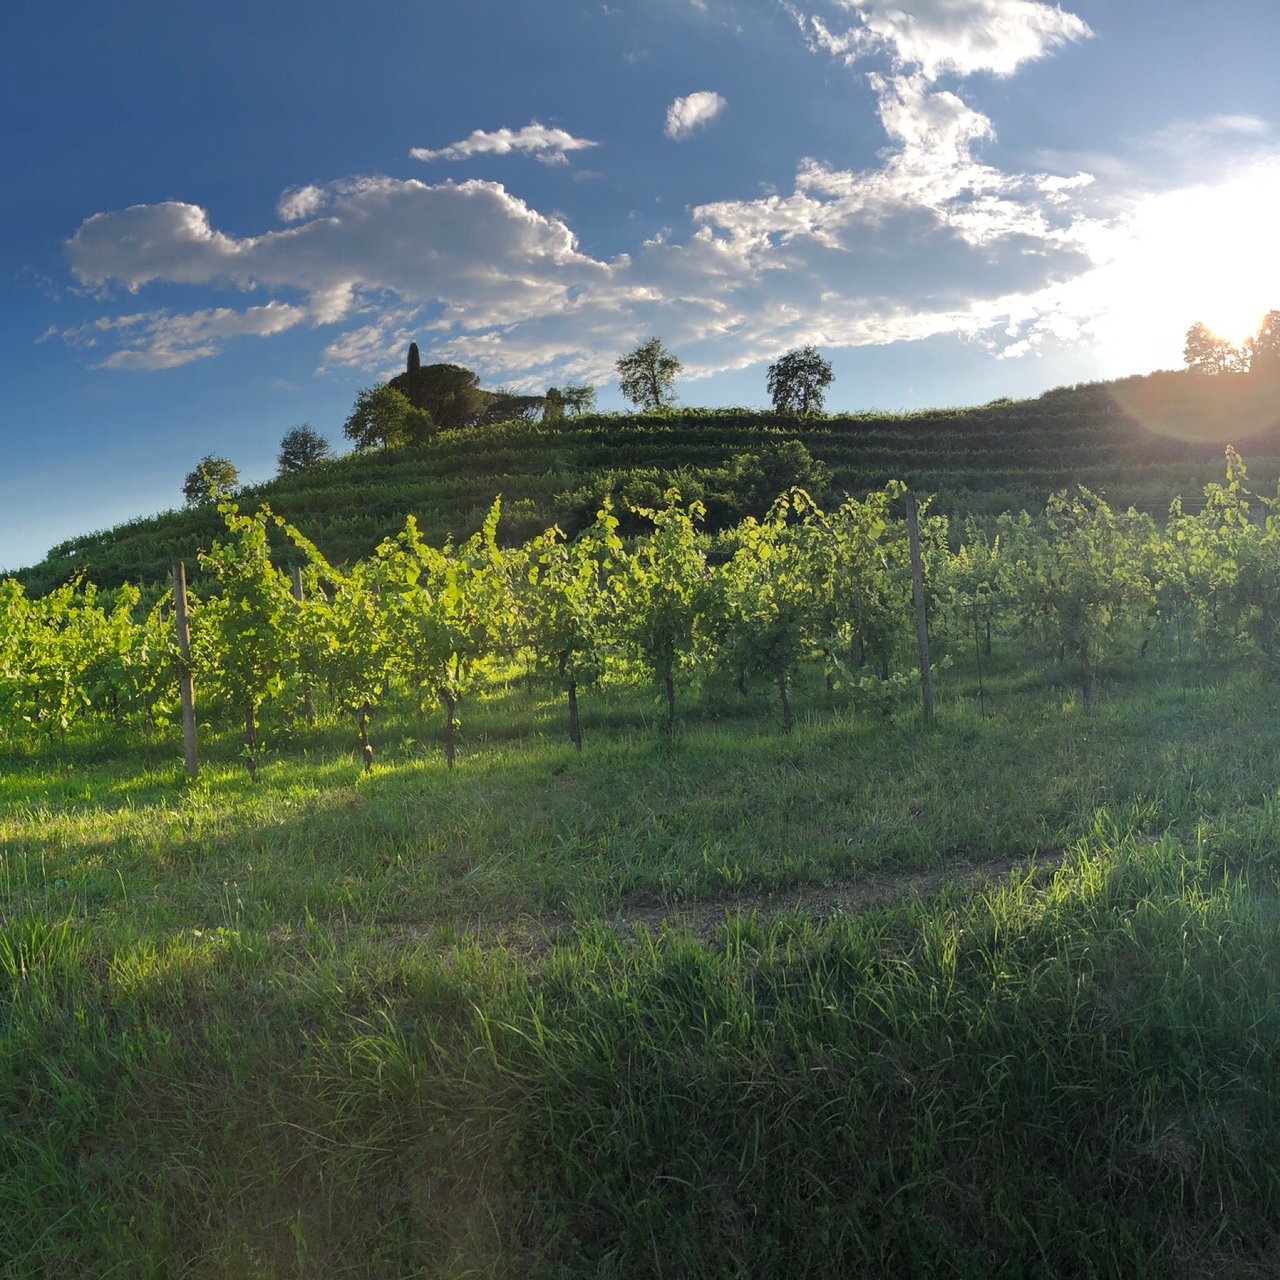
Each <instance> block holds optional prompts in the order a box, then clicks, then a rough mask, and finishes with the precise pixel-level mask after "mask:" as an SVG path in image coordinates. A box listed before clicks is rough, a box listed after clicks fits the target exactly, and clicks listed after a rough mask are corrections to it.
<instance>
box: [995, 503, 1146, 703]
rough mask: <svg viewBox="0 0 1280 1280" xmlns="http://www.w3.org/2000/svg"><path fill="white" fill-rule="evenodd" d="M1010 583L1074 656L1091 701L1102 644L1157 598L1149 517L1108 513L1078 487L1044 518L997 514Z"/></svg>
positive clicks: (1034, 617)
mask: <svg viewBox="0 0 1280 1280" xmlns="http://www.w3.org/2000/svg"><path fill="white" fill-rule="evenodd" d="M1000 529H1001V534H1002V541H1003V542H1004V543H1005V545H1006V546H1007V548H1008V552H1009V583H1010V588H1011V591H1012V593H1013V596H1014V598H1015V599H1016V600H1017V602H1018V604H1019V605H1020V606H1021V607H1022V609H1023V612H1024V616H1025V617H1027V619H1028V620H1030V621H1040V622H1042V623H1044V624H1045V625H1046V627H1047V629H1048V631H1049V634H1050V635H1051V636H1052V638H1053V639H1054V641H1055V642H1056V643H1057V645H1058V647H1059V649H1060V652H1062V653H1063V654H1064V655H1065V654H1068V653H1070V654H1072V655H1075V656H1076V657H1078V659H1079V664H1080V666H1079V671H1080V692H1081V695H1082V697H1083V700H1084V705H1085V707H1086V708H1090V707H1092V706H1093V697H1094V669H1095V664H1096V661H1097V659H1098V657H1099V656H1100V655H1101V652H1102V650H1103V647H1104V645H1105V644H1106V642H1107V641H1108V640H1110V639H1111V638H1113V637H1114V635H1115V634H1116V632H1117V631H1118V630H1119V629H1120V628H1122V627H1123V625H1124V624H1125V623H1127V622H1133V621H1135V620H1136V619H1138V618H1140V617H1142V616H1145V614H1146V613H1147V611H1148V610H1149V609H1150V608H1151V607H1153V606H1154V604H1155V591H1154V588H1153V585H1152V583H1151V580H1150V578H1149V577H1148V576H1147V564H1148V563H1149V557H1148V555H1147V554H1146V553H1147V549H1148V547H1149V546H1150V544H1151V543H1152V542H1153V541H1155V526H1154V525H1153V523H1152V521H1151V518H1150V517H1149V516H1145V515H1139V514H1138V513H1137V512H1136V511H1134V510H1133V509H1132V508H1131V509H1130V510H1129V511H1127V512H1117V511H1113V510H1112V509H1111V507H1109V506H1108V505H1107V504H1106V503H1105V502H1104V501H1103V500H1102V499H1101V498H1099V497H1098V496H1097V495H1095V494H1093V493H1090V492H1089V490H1087V489H1085V488H1083V487H1080V488H1079V489H1078V490H1077V492H1076V493H1074V494H1073V493H1070V492H1069V491H1067V490H1065V489H1064V490H1062V491H1061V492H1060V493H1055V494H1053V495H1051V497H1050V498H1049V501H1048V502H1047V503H1046V504H1045V510H1044V515H1043V517H1041V518H1039V519H1036V520H1033V519H1032V518H1031V517H1030V516H1029V515H1027V513H1026V512H1025V511H1024V512H1023V513H1022V514H1021V515H1020V516H1019V517H1017V518H1014V517H1013V516H1010V515H1004V516H1001V517H1000Z"/></svg>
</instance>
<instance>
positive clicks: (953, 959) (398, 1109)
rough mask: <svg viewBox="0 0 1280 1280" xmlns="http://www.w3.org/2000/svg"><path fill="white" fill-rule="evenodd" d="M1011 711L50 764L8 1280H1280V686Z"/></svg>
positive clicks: (11, 1040) (1, 805)
mask: <svg viewBox="0 0 1280 1280" xmlns="http://www.w3.org/2000/svg"><path fill="white" fill-rule="evenodd" d="M992 689H993V691H994V692H993V696H992V704H991V706H990V707H989V709H990V710H991V713H992V714H991V716H990V718H989V719H987V720H985V721H984V720H982V719H981V718H980V717H979V716H978V714H977V711H976V709H975V708H973V707H972V706H970V705H968V704H967V703H966V702H958V703H952V704H949V705H947V706H946V707H944V709H943V714H942V715H941V716H940V717H939V722H938V724H937V725H936V726H935V727H933V728H931V729H929V730H927V731H925V730H922V729H921V728H920V726H919V725H917V724H916V723H914V720H913V719H912V718H911V717H909V716H908V715H906V714H904V715H902V716H901V717H898V718H896V719H890V720H880V719H878V718H876V719H874V720H866V721H864V720H850V719H847V718H843V717H839V716H835V715H831V714H828V713H824V714H823V715H821V716H815V717H813V718H812V719H810V720H807V721H805V722H803V723H802V724H801V725H800V727H799V729H798V731H797V734H796V736H795V738H794V739H792V740H789V741H786V742H783V741H782V740H781V739H780V738H779V737H778V736H777V735H776V733H775V732H774V731H773V727H772V724H771V722H770V721H769V718H768V713H767V712H761V711H757V710H755V709H751V708H748V709H747V710H745V711H744V712H743V713H742V714H741V715H740V716H738V717H737V718H735V719H733V720H731V721H728V722H727V723H724V724H720V725H715V724H712V725H708V726H706V727H704V728H700V729H698V730H696V731H690V732H689V733H687V734H686V736H685V737H684V738H683V739H682V740H681V742H680V743H679V744H677V746H676V747H675V748H674V749H672V748H669V747H665V746H661V745H659V744H658V743H657V742H655V741H654V737H656V735H654V736H648V735H644V734H638V733H632V732H628V733H617V732H616V731H614V730H611V729H610V727H609V718H610V716H611V715H613V714H614V711H613V709H611V707H610V705H609V704H608V703H607V701H605V700H602V701H601V703H600V704H599V705H598V707H597V710H596V714H598V715H599V716H600V722H599V723H598V724H596V725H595V726H593V727H594V730H595V731H594V733H592V735H591V746H590V747H589V749H588V751H587V752H585V753H584V755H583V757H582V758H581V759H579V758H577V756H576V753H574V752H572V751H571V750H566V749H565V748H563V747H561V746H560V745H559V744H558V742H556V741H553V740H550V739H549V738H548V737H545V736H543V734H542V732H541V729H540V722H539V719H538V715H539V714H540V713H539V712H538V711H537V709H536V708H533V707H523V708H522V706H521V705H520V704H519V703H515V704H512V705H510V706H508V707H507V708H506V709H505V710H504V709H501V708H499V709H497V710H495V711H494V713H493V715H494V722H495V723H497V722H498V721H499V720H503V718H504V717H505V720H504V722H505V723H507V724H508V725H510V724H513V723H514V724H515V725H517V726H519V727H522V728H521V732H520V733H518V734H516V735H515V736H509V737H502V738H500V737H498V736H497V735H496V734H495V735H493V736H491V737H489V739H488V741H487V742H486V744H485V746H484V748H483V750H481V751H477V752H476V753H475V754H474V755H473V756H472V757H471V758H469V759H468V760H466V761H464V762H463V766H462V767H461V768H459V769H458V770H457V771H456V772H455V774H454V775H453V776H452V777H449V776H447V775H446V772H445V770H444V766H443V764H441V763H439V762H438V761H436V760H435V759H434V754H433V755H432V756H431V757H430V758H424V756H423V754H422V752H421V751H420V750H419V749H418V748H417V747H416V746H414V745H412V744H409V745H405V746H404V747H403V749H402V750H400V751H390V752H387V753H384V757H383V758H384V759H385V760H387V763H386V764H384V765H382V766H380V768H379V771H378V772H376V773H375V774H374V776H373V777H372V778H371V779H368V780H362V779H361V778H360V776H359V775H360V767H359V764H358V762H356V761H355V760H354V759H351V758H349V757H348V756H346V755H344V754H342V753H341V752H339V751H337V750H336V749H335V746H334V744H333V743H330V742H327V741H326V740H325V739H324V737H323V735H320V736H318V737H317V738H316V739H315V741H313V742H312V743H310V744H309V745H308V750H309V752H310V753H311V754H310V758H308V759H307V760H306V761H304V762H298V761H295V760H290V761H286V760H278V761H274V762H271V763H269V764H268V765H267V766H266V768H265V769H264V779H263V783H262V785H261V786H260V787H258V788H256V789H254V788H250V787H249V786H248V784H247V783H246V782H244V780H243V779H242V777H241V773H242V771H241V770H239V769H238V768H236V766H235V765H234V764H232V763H228V764H227V765H226V766H225V767H220V766H218V765H216V764H215V765H214V766H213V767H211V768H210V769H209V770H208V771H207V774H206V779H205V781H203V782H202V783H201V784H200V786H198V787H196V788H187V787H183V786H181V785H180V784H178V783H177V782H176V780H175V775H174V773H173V772H172V771H170V770H168V769H166V770H163V771H152V772H150V773H147V772H145V771H144V772H141V773H140V772H139V771H138V769H137V768H136V764H137V762H136V761H134V760H123V761H116V762H110V761H109V762H106V763H103V764H97V765H94V764H93V763H91V762H90V761H89V760H88V759H83V760H81V759H77V758H76V757H75V756H74V755H73V756H72V757H70V758H69V759H68V760H64V761H58V762H53V763H50V762H49V761H47V760H44V759H43V758H35V759H30V760H22V759H13V760H10V761H8V762H7V766H6V767H7V771H6V775H5V777H4V778H3V779H0V1276H3V1277H5V1280H27V1278H29V1277H30V1278H35V1277H53V1276H58V1277H61V1276H87V1277H106V1276H117V1277H119V1276H135V1275H154V1276H175V1277H176V1276H184V1277H226V1278H227V1280H231V1278H233V1277H234V1278H236V1280H240V1278H244V1277H250V1278H258V1277H262V1278H266V1277H308V1278H310V1277H340V1276H344V1277H350V1276H370V1277H404V1276H418V1275H424V1276H442V1277H444V1276H449V1277H456V1276H511V1277H524V1276H530V1275H546V1276H567V1277H575V1276H581V1277H587V1276H616V1277H624V1276H625V1277H632V1276H664V1277H665V1276H682V1275H688V1276H751V1277H784V1276H785V1277H794V1276H800V1277H804V1276H823V1277H826V1276H832V1275H868V1276H878V1275H912V1276H915V1275H920V1276H930V1275H936V1276H943V1275H946V1276H955V1275H962V1276H964V1275H971V1276H988V1275H1001V1276H1010V1277H1012V1276H1036V1275H1039V1276H1078V1275H1080V1276H1090V1275H1096V1276H1117V1277H1120V1276H1125V1277H1128V1276H1136V1275H1142V1276H1161V1275H1170V1276H1172V1275H1179V1276H1183V1275H1247V1274H1265V1273H1266V1267H1267V1266H1268V1265H1269V1259H1270V1253H1269V1250H1270V1249H1271V1248H1272V1246H1273V1244H1274V1241H1275V1238H1276V1235H1277V1228H1278V1227H1280V1202H1278V1200H1277V1197H1278V1196H1280V1161H1278V1160H1277V1158H1276V1156H1277V1150H1278V1144H1280V1116H1278V1115H1277V1110H1278V1103H1280V1079H1277V1072H1280V1054H1278V1053H1277V1050H1278V1049H1280V1043H1278V1041H1280V999H1278V998H1277V995H1276V993H1277V991H1280V908H1278V906H1277V903H1280V895H1278V894H1277V888H1276V876H1277V870H1278V869H1280V859H1278V857H1277V850H1280V790H1278V789H1277V780H1276V774H1275V757H1274V736H1273V733H1272V730H1271V725H1272V724H1273V723H1274V719H1275V716H1276V714H1277V710H1280V708H1277V706H1276V703H1277V695H1276V693H1275V691H1273V690H1266V689H1259V687H1258V686H1257V685H1256V684H1255V683H1254V682H1253V681H1252V680H1251V679H1249V678H1240V679H1237V680H1235V681H1232V682H1228V683H1224V684H1222V685H1220V686H1213V687H1210V688H1208V689H1206V690H1205V691H1203V692H1198V691H1193V692H1192V694H1191V696H1190V697H1189V698H1188V700H1187V702H1186V703H1185V704H1184V703H1183V702H1182V701H1181V698H1180V691H1179V690H1177V689H1173V688H1166V687H1165V686H1164V685H1162V684H1160V683H1159V682H1154V683H1150V684H1144V683H1142V682H1141V680H1137V681H1135V683H1134V684H1132V685H1131V686H1130V687H1129V689H1128V690H1127V692H1125V693H1123V694H1120V693H1117V695H1116V696H1115V697H1114V698H1109V699H1108V702H1107V704H1106V705H1105V706H1104V707H1102V708H1101V709H1100V710H1099V712H1098V713H1097V714H1095V715H1094V716H1092V717H1084V716H1083V715H1080V714H1079V713H1078V710H1077V709H1076V708H1075V707H1074V704H1073V703H1072V702H1071V701H1070V699H1069V696H1067V695H1064V694H1063V693H1062V692H1061V691H1060V690H1054V689H1049V690H1047V691H1037V692H1024V691H1020V690H1018V689H1017V688H1016V687H1015V686H1014V684H1013V682H1012V681H1007V682H1006V683H1004V684H1002V683H1001V677H1000V673H999V672H998V671H997V673H996V678H995V680H994V682H993V685H992ZM632 710H633V708H631V707H624V708H621V709H620V711H619V714H618V717H617V718H618V719H619V720H623V719H626V718H627V717H628V716H630V714H631V712H632ZM623 713H625V714H623ZM485 714H487V713H485ZM522 717H523V719H522ZM475 722H476V723H477V729H476V732H477V735H478V736H479V735H482V734H483V733H484V729H485V721H484V718H483V715H481V714H477V716H476V718H475ZM1048 854H1053V855H1054V858H1053V860H1049V859H1047V858H1046V857H1044V856H1043V855H1048ZM989 858H1004V859H1006V860H1014V861H1016V862H1017V867H1016V869H1015V870H1013V871H1012V872H1010V873H1009V874H1007V875H1006V876H1005V877H1004V878H1003V879H1001V880H999V881H998V882H996V883H994V884H992V885H990V887H988V888H986V889H983V890H980V891H977V892H973V891H962V890H961V889H960V888H959V887H957V886H955V885H950V886H948V885H947V883H946V876H945V871H946V868H947V867H948V866H954V865H955V864H956V863H957V862H960V861H965V862H974V861H977V862H982V861H984V860H986V859H989ZM920 867H926V868H933V869H935V870H936V871H937V872H938V873H939V881H940V883H941V888H940V889H939V890H938V892H937V893H936V894H935V895H934V896H932V897H930V898H928V899H926V900H918V899H914V898H911V899H903V900H901V901H899V902H897V903H896V904H895V905H892V906H887V907H879V908H875V909H871V910H864V911H859V912H847V911H846V912H835V913H834V914H831V905H830V904H831V898H830V897H824V896H823V895H822V893H821V890H822V886H823V885H824V884H826V883H830V882H832V881H834V880H837V879H840V880H844V881H848V882H849V883H856V881H857V880H858V878H859V877H865V876H867V875H871V874H875V875H878V876H881V877H888V876H891V875H892V874H893V873H894V872H895V871H897V870H901V869H904V868H920ZM786 885H790V886H800V887H801V888H803V887H804V886H809V887H810V888H811V889H812V890H813V899H814V902H815V903H816V904H821V906H822V914H815V913H807V912H803V911H798V910H797V911H789V912H787V913H785V914H782V915H779V914H776V913H773V914H770V913H768V912H767V911H766V910H765V909H764V904H766V903H767V898H766V897H764V896H763V895H764V892H765V891H768V890H770V889H774V888H779V887H782V886H786ZM738 891H745V892H751V893H755V894H756V898H754V899H752V901H755V902H759V903H760V904H761V910H760V912H759V913H757V914H751V913H750V912H749V911H748V912H746V913H745V914H744V913H742V912H741V911H740V910H739V908H738V907H736V906H735V905H734V903H735V899H734V897H733V894H734V893H736V892H738ZM637 892H642V893H644V894H645V895H646V902H648V903H649V904H650V906H651V907H652V904H654V903H658V904H662V903H666V904H668V905H670V906H671V907H675V906H677V905H680V904H687V903H689V902H691V901H696V900H698V899H702V900H704V901H706V900H711V901H714V902H717V903H719V906H718V908H717V910H718V911H719V912H720V915H719V917H718V918H719V919H720V921H721V923H720V924H719V925H718V927H716V928H715V929H713V930H712V931H710V934H709V935H708V934H707V933H706V932H695V931H694V930H693V929H692V928H691V927H686V926H684V925H680V924H665V925H658V926H655V927H652V928H648V929H646V928H644V927H637V926H636V925H635V923H634V920H633V919H632V918H631V916H630V914H629V913H630V912H631V909H632V906H633V902H634V900H633V897H632V896H631V895H635V894H636V893H637ZM726 911H727V914H726ZM654 915H655V912H654V911H653V910H650V911H649V913H648V918H653V917H654Z"/></svg>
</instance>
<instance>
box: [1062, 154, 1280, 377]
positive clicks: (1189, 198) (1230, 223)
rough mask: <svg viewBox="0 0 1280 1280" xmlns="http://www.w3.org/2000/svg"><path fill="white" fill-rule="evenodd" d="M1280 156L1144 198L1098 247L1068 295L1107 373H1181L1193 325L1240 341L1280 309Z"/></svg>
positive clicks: (1234, 341)
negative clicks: (1278, 196)
mask: <svg viewBox="0 0 1280 1280" xmlns="http://www.w3.org/2000/svg"><path fill="white" fill-rule="evenodd" d="M1277 189H1280V160H1268V161H1265V162H1259V163H1257V164H1254V165H1251V166H1249V167H1248V168H1246V169H1245V170H1243V171H1242V172H1237V173H1234V174H1230V175H1228V176H1224V178H1223V179H1222V180H1221V181H1219V182H1218V183H1216V184H1212V185H1204V186H1199V187H1194V188H1191V189H1184V190H1177V191H1169V192H1164V193H1160V194H1156V195H1152V196H1150V197H1148V198H1147V199H1146V200H1144V201H1143V202H1141V203H1140V204H1139V205H1138V206H1137V207H1136V208H1134V209H1133V211H1132V212H1131V214H1130V216H1129V217H1128V218H1127V219H1125V220H1124V222H1123V223H1121V224H1120V225H1119V226H1118V227H1117V228H1116V229H1115V230H1114V231H1111V232H1109V233H1108V235H1107V237H1106V238H1105V239H1104V240H1102V241H1100V242H1099V244H1098V246H1097V248H1098V256H1099V258H1100V259H1101V265H1100V266H1099V267H1097V268H1095V269H1094V270H1093V271H1090V272H1088V273H1086V274H1085V275H1084V276H1082V277H1080V278H1078V279H1077V280H1076V281H1074V282H1071V283H1070V284H1068V285H1067V286H1065V287H1064V288H1063V290H1062V296H1063V297H1064V299H1066V300H1067V305H1068V308H1069V309H1070V310H1071V311H1072V312H1074V314H1076V315H1077V316H1080V317H1082V319H1083V327H1084V328H1085V329H1086V331H1087V332H1089V334H1090V335H1091V337H1092V338H1093V340H1094V343H1095V346H1096V350H1097V352H1098V355H1099V360H1100V363H1101V365H1102V367H1103V368H1104V369H1105V376H1110V377H1118V376H1124V375H1125V374H1130V373H1145V372H1147V371H1148V370H1151V369H1159V368H1166V369H1170V368H1179V367H1181V365H1182V345H1183V339H1184V337H1185V335H1186V332H1187V330H1188V329H1189V328H1190V327H1191V326H1192V325H1193V324H1197V323H1199V324H1203V325H1205V326H1207V327H1208V328H1210V329H1212V330H1213V332H1214V333H1216V334H1217V335H1218V336H1219V337H1222V338H1226V339H1227V340H1228V341H1230V342H1232V343H1237V344H1238V343H1242V342H1244V341H1245V340H1246V339H1248V338H1249V337H1250V336H1251V335H1252V334H1254V333H1256V332H1257V329H1258V324H1259V322H1260V321H1261V320H1262V317H1263V316H1264V315H1265V314H1266V313H1267V311H1268V310H1270V309H1271V308H1273V307H1278V308H1280V240H1278V239H1277V237H1276V236H1275V234H1274V231H1273V228H1272V221H1273V217H1274V215H1273V213H1272V209H1273V206H1274V203H1275V200H1274V195H1275V192H1276V190H1277Z"/></svg>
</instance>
